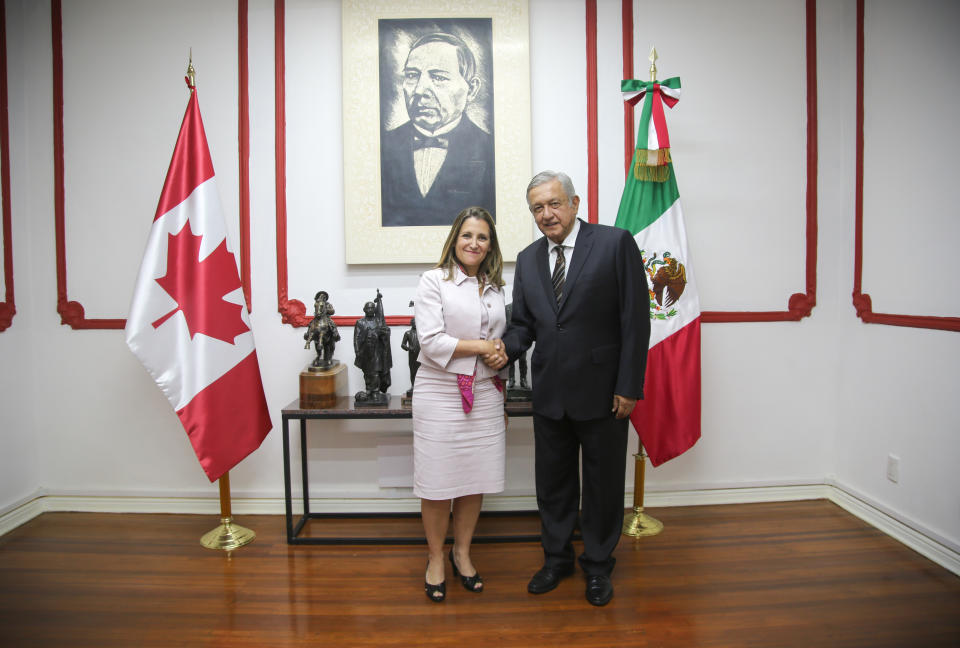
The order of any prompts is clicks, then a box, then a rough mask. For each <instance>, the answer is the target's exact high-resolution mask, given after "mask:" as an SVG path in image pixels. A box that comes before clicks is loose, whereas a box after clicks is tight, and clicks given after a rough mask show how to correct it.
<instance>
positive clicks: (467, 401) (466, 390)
mask: <svg viewBox="0 0 960 648" xmlns="http://www.w3.org/2000/svg"><path fill="white" fill-rule="evenodd" d="M476 376H477V374H476V372H474V374H473V375H472V376H468V375H467V374H457V387H459V388H460V401H461V404H462V405H463V412H464V414H469V413H470V410H472V409H473V380H474V378H476ZM493 386H494V387H496V388H497V391H499V392H503V379H502V378H501V377H500V376H496V375H495V376H494V377H493Z"/></svg>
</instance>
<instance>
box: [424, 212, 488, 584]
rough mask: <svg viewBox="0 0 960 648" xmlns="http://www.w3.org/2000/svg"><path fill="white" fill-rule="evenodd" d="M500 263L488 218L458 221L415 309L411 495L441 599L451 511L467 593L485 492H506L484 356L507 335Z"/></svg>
mask: <svg viewBox="0 0 960 648" xmlns="http://www.w3.org/2000/svg"><path fill="white" fill-rule="evenodd" d="M502 272H503V257H502V256H501V254H500V246H499V244H498V243H497V232H496V228H495V225H494V222H493V218H492V217H491V216H490V213H489V212H487V210H485V209H483V208H482V207H468V208H467V209H464V210H463V211H462V212H460V214H459V215H458V216H457V219H456V221H454V223H453V227H452V228H451V229H450V234H449V236H447V241H446V243H444V246H443V252H442V254H441V255H440V262H439V263H437V265H436V267H435V268H433V269H432V270H428V271H427V272H425V273H423V276H422V277H421V278H420V285H419V286H418V287H417V296H416V300H415V302H414V317H415V319H416V322H417V333H418V335H419V338H420V357H419V360H420V369H419V370H418V371H417V376H416V382H415V384H414V387H413V456H414V468H413V475H414V485H413V492H414V494H415V495H417V497H419V498H420V511H421V515H422V517H423V528H424V532H425V534H426V537H427V544H428V546H429V550H430V551H429V558H428V562H427V573H426V578H425V582H424V589H425V591H426V594H427V597H428V598H429V599H430V600H431V601H435V602H440V601H443V600H444V598H445V597H446V581H445V567H444V565H445V559H446V558H447V556H444V542H445V540H446V535H447V526H448V522H449V519H450V510H451V507H452V509H453V536H454V541H453V548H452V549H451V550H450V552H449V554H448V555H449V560H450V563H451V564H452V566H453V573H454V575H455V576H459V577H460V581H461V583H462V584H463V587H464V588H465V589H467V590H468V591H471V592H480V591H482V590H483V580H482V579H481V578H480V575H479V573H477V569H476V568H475V567H474V566H473V563H472V562H471V560H470V543H471V542H472V540H473V531H474V529H475V528H476V525H477V519H478V518H479V516H480V505H481V504H482V502H483V494H484V493H497V492H500V491H502V490H503V473H504V446H505V439H504V432H505V428H506V417H505V415H504V411H503V401H504V391H503V381H502V377H501V376H499V375H498V374H497V372H496V371H494V370H493V369H490V368H489V367H488V366H487V365H486V364H485V363H484V361H483V358H484V357H487V356H490V355H492V354H497V353H499V352H500V349H501V347H502V344H501V342H500V336H501V335H502V334H503V331H504V329H505V328H506V314H505V313H504V294H503V278H502Z"/></svg>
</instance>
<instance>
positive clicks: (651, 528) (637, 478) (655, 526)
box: [623, 443, 663, 538]
mask: <svg viewBox="0 0 960 648" xmlns="http://www.w3.org/2000/svg"><path fill="white" fill-rule="evenodd" d="M633 457H634V459H635V460H636V466H635V468H634V472H633V513H631V514H630V515H628V516H627V517H626V518H625V519H624V520H623V535H627V536H631V537H634V538H642V537H646V536H654V535H657V534H658V533H660V532H661V531H663V522H661V521H660V520H657V519H655V518H652V517H650V516H649V515H647V514H646V513H644V512H643V483H644V478H645V477H646V467H647V464H646V459H647V453H646V452H645V451H644V449H643V444H642V443H641V444H640V449H639V451H638V452H637V454H635V455H633Z"/></svg>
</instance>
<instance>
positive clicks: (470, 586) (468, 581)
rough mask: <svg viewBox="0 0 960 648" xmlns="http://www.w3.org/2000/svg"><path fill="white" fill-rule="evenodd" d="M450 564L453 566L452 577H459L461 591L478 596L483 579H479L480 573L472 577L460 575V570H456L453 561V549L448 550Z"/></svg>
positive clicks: (481, 588)
mask: <svg viewBox="0 0 960 648" xmlns="http://www.w3.org/2000/svg"><path fill="white" fill-rule="evenodd" d="M450 564H451V565H453V575H454V576H459V577H460V582H461V583H463V589H465V590H467V591H468V592H473V593H474V594H479V593H480V592H482V591H483V578H481V577H480V572H477V573H476V574H474V575H473V576H463V575H461V574H460V570H459V569H457V563H456V561H455V560H454V559H453V549H451V550H450Z"/></svg>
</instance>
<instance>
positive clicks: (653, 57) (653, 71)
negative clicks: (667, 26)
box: [649, 46, 660, 81]
mask: <svg viewBox="0 0 960 648" xmlns="http://www.w3.org/2000/svg"><path fill="white" fill-rule="evenodd" d="M658 58H660V57H659V56H657V48H656V46H654V47H652V48H651V49H650V56H649V59H650V80H651V81H656V80H657V59H658Z"/></svg>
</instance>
